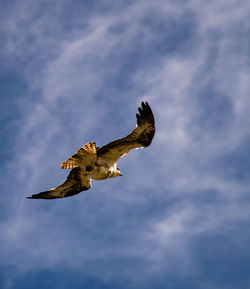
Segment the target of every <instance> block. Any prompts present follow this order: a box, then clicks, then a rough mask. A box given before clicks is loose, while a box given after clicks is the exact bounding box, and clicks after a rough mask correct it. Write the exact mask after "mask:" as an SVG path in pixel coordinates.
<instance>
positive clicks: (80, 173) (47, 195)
mask: <svg viewBox="0 0 250 289" xmlns="http://www.w3.org/2000/svg"><path fill="white" fill-rule="evenodd" d="M90 186H91V181H90V179H89V178H88V177H86V176H84V170H83V169H82V168H80V167H78V168H74V169H72V170H71V171H70V173H69V175H68V177H67V179H66V181H65V182H64V183H62V184H61V185H59V186H58V187H56V188H55V189H50V190H48V191H45V192H41V193H39V194H35V195H32V196H31V197H27V198H28V199H57V198H66V197H70V196H73V195H76V194H79V193H80V192H82V191H86V190H88V189H89V188H90Z"/></svg>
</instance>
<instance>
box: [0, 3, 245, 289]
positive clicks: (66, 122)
mask: <svg viewBox="0 0 250 289" xmlns="http://www.w3.org/2000/svg"><path fill="white" fill-rule="evenodd" d="M45 4H46V1H45V2H44V3H42V2H41V1H40V2H39V3H36V4H34V3H33V2H31V1H26V2H25V3H22V2H19V1H17V2H15V4H13V5H8V6H6V7H4V11H5V15H8V17H7V16H5V17H4V18H2V19H1V20H0V21H1V23H2V26H3V27H5V29H4V31H5V32H3V30H2V34H3V37H4V39H5V40H6V41H5V45H4V50H3V56H4V58H5V59H6V61H5V64H4V65H5V67H6V66H9V67H10V66H11V67H12V68H11V69H13V70H15V73H17V74H19V75H20V76H21V77H22V79H23V80H24V81H25V82H26V83H27V87H28V89H27V90H26V94H25V95H24V96H23V97H22V98H20V99H19V100H18V105H19V108H20V113H21V117H20V124H19V125H18V124H17V125H16V127H17V128H18V129H17V132H16V136H15V146H14V147H13V148H12V157H11V159H10V161H9V163H8V165H7V166H6V167H3V169H4V170H5V172H6V174H5V176H4V178H5V181H4V183H5V184H6V182H10V181H11V180H12V183H11V184H9V185H8V186H9V188H8V187H7V186H5V187H6V188H8V189H7V190H6V188H5V190H4V191H3V193H2V200H3V204H8V206H7V207H5V205H4V206H3V205H2V206H3V208H4V222H1V225H0V230H1V233H2V234H1V235H2V237H1V239H2V242H3V243H2V244H3V245H2V249H1V255H2V256H3V258H1V261H0V262H1V264H2V266H7V265H8V266H14V268H15V269H14V270H13V269H12V273H10V271H9V270H7V271H6V272H5V273H4V274H5V275H4V276H5V277H4V280H5V281H4V282H5V283H4V288H15V280H17V278H19V277H20V276H25V275H26V274H28V273H30V272H34V270H35V271H39V270H46V269H50V270H57V268H58V267H61V268H62V270H64V269H65V270H66V269H67V270H68V271H69V270H71V271H74V270H76V271H77V270H79V271H81V272H84V274H87V275H88V276H92V277H93V276H94V278H96V279H98V280H102V281H103V282H104V283H105V282H106V283H105V284H115V283H116V282H119V280H127V281H128V280H130V282H132V283H133V284H134V285H133V284H130V283H129V284H130V285H129V286H130V287H131V288H138V286H139V287H140V286H143V288H150V287H151V288H152V286H153V285H155V284H160V285H161V286H162V284H177V285H173V286H172V287H171V288H177V287H178V284H180V283H178V282H179V281H176V276H177V273H176V272H178V274H179V277H180V278H183V280H186V279H185V278H188V279H189V281H190V280H191V279H195V281H192V282H193V283H192V286H193V288H235V286H236V284H237V280H236V279H234V280H233V281H232V282H231V285H230V284H229V283H228V282H227V281H226V280H225V279H224V281H221V279H220V282H221V283H220V286H218V285H217V283H216V282H217V281H218V279H216V277H214V279H213V280H210V281H211V282H210V283H207V284H206V285H205V283H206V282H205V281H206V280H207V279H206V278H205V275H206V274H205V273H204V272H202V270H201V269H200V268H205V266H206V264H207V263H206V258H208V257H207V255H205V257H204V256H203V257H200V250H201V249H200V247H201V242H202V240H203V239H205V240H206V242H207V243H206V244H209V246H210V247H212V248H214V250H215V252H217V250H218V247H217V244H216V240H218V238H220V240H227V241H226V243H225V250H227V248H228V253H229V254H230V250H232V247H233V248H234V250H235V251H236V252H238V254H239V255H240V256H241V255H242V254H243V253H242V252H244V253H245V254H248V255H249V251H248V249H247V247H246V246H245V244H246V240H249V237H250V234H249V232H248V231H247V230H245V225H244V224H245V223H246V222H247V220H248V219H249V213H248V212H249V207H250V204H249V198H248V187H249V180H248V178H246V177H244V178H243V177H242V175H243V174H244V176H245V175H246V172H245V168H249V158H248V149H247V143H248V141H249V129H248V127H249V121H250V118H249V116H248V111H249V105H250V100H249V97H248V94H249V85H248V79H249V61H248V43H247V29H248V28H249V27H248V26H247V25H248V24H247V23H248V22H247V19H248V18H247V17H248V9H247V8H248V7H247V4H245V3H244V1H240V3H239V2H238V1H233V0H231V1H222V2H221V1H220V2H218V1H217V2H216V1H210V2H207V3H204V2H202V1H198V0H192V1H188V2H186V3H182V2H181V1H177V2H175V3H171V2H168V1H160V0H159V1H154V2H152V1H146V0H145V1H135V2H133V3H130V4H125V2H123V1H120V2H119V4H116V5H114V6H113V5H110V4H109V5H108V4H105V3H103V2H102V1H100V6H98V5H94V6H91V5H90V6H88V5H87V4H85V5H79V6H78V5H77V4H73V3H71V4H69V2H68V1H63V2H62V3H61V4H60V5H58V4H57V3H53V4H51V3H50V5H49V7H50V9H47V8H46V7H47V6H46V5H45ZM47 4H48V3H47ZM39 11H41V12H39ZM81 15H82V17H80V16H81ZM145 99H146V100H148V102H149V103H150V105H151V106H152V109H153V111H154V113H155V118H156V125H157V133H156V137H155V139H154V142H153V144H152V147H150V148H149V149H146V150H137V151H135V152H131V154H130V155H129V156H128V157H127V158H124V159H122V160H121V161H120V166H119V167H120V168H122V167H123V169H122V170H124V171H125V175H126V177H125V178H123V179H114V180H110V181H103V182H94V184H93V188H92V189H91V190H90V191H88V192H86V193H85V195H83V194H82V195H81V194H80V195H78V196H76V197H74V198H69V199H66V200H58V201H55V202H54V201H52V202H49V203H48V202H28V201H27V200H26V199H24V196H26V195H28V194H29V193H33V192H37V191H40V190H43V189H47V188H49V187H50V186H51V187H53V186H56V185H57V184H58V183H60V182H61V181H63V179H64V177H66V175H67V172H65V171H60V170H59V164H60V162H61V161H64V160H65V159H67V158H68V157H69V156H70V154H71V153H73V152H74V151H75V150H77V149H78V148H79V147H80V146H81V145H83V144H84V143H85V142H88V141H92V140H95V141H96V142H97V144H98V145H102V144H105V143H106V142H108V141H110V140H112V139H113V138H119V137H122V136H123V135H125V134H126V133H128V132H129V130H131V129H132V128H133V126H134V125H135V113H136V106H137V105H138V104H139V103H140V101H141V100H145ZM238 159H239V160H240V161H237V160H238ZM236 171H238V172H242V173H240V176H239V174H237V173H236ZM13 172H15V175H14V176H13ZM8 180H9V181H8ZM10 190H11V194H9V191H10ZM239 228H242V229H244V232H241V233H240V237H238V235H236V232H239V231H237V230H239ZM209 238H210V239H209ZM232 244H234V246H233V245H232ZM204 254H208V255H209V253H207V251H206V253H204ZM218 254H219V253H218ZM199 258H201V259H199ZM202 258H203V259H202ZM218 258H219V257H218ZM232 259H233V256H232ZM217 260H218V262H219V264H218V266H221V267H222V268H225V269H226V270H227V269H228V267H227V265H225V264H224V263H223V262H222V261H221V260H220V259H217ZM210 262H211V264H213V265H214V266H216V262H217V261H216V256H214V257H213V258H212V259H210ZM236 262H239V261H236ZM34 268H35V269H34ZM204 270H205V269H204ZM218 270H219V269H218ZM93 272H96V273H93ZM134 272H137V274H135V273H134ZM219 272H222V271H220V270H219ZM165 275H166V276H165ZM117 276H119V277H117ZM243 277H244V278H246V277H245V276H243ZM119 278H120V279H119ZM156 278H158V282H162V283H157V282H156V281H155V279H156ZM217 278H218V277H217ZM118 279H119V280H118ZM177 279H178V278H177ZM244 280H246V279H244ZM102 281H101V282H102ZM171 282H173V283H171ZM187 282H188V281H187ZM190 282H191V281H190ZM136 284H137V285H136ZM153 287H155V286H153ZM179 288H180V287H179Z"/></svg>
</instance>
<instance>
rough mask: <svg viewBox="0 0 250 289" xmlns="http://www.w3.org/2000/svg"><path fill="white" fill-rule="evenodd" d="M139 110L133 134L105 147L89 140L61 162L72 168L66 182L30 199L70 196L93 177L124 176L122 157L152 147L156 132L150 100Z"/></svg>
mask: <svg viewBox="0 0 250 289" xmlns="http://www.w3.org/2000/svg"><path fill="white" fill-rule="evenodd" d="M138 111H139V113H137V114H136V118H137V125H136V128H135V129H134V130H132V132H131V133H130V134H129V135H127V136H126V137H124V138H121V139H118V140H115V141H112V142H111V143H109V144H107V145H105V146H103V147H101V148H98V147H97V146H96V144H95V142H89V143H87V144H86V145H84V146H83V147H82V148H80V149H79V150H78V151H77V152H76V153H75V154H74V155H73V156H72V157H70V158H69V159H68V160H66V161H65V162H63V163H62V164H61V168H62V169H71V171H70V173H69V175H68V177H67V179H66V181H65V182H64V183H62V184H61V185H59V186H58V187H56V188H54V189H50V190H48V191H45V192H41V193H39V194H35V195H32V196H31V197H27V198H28V199H56V198H66V197H70V196H73V195H76V194H79V193H80V192H82V191H86V190H88V189H89V188H90V187H91V180H92V179H93V180H105V179H108V178H114V177H118V176H122V174H121V172H120V170H119V168H118V167H117V161H118V160H119V158H120V157H122V156H124V155H127V154H128V153H129V151H130V150H131V149H134V148H140V147H143V148H144V147H147V146H149V145H150V144H151V142H152V139H153V137H154V134H155V122H154V116H153V113H152V110H151V108H150V106H149V105H148V103H147V102H142V103H141V107H139V108H138Z"/></svg>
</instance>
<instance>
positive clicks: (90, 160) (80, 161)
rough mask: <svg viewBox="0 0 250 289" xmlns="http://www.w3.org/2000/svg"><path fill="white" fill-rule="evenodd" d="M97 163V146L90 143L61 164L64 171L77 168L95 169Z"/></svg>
mask: <svg viewBox="0 0 250 289" xmlns="http://www.w3.org/2000/svg"><path fill="white" fill-rule="evenodd" d="M95 161H96V144H95V142H89V143H87V144H86V145H84V146H83V147H82V148H80V149H79V150H78V151H77V152H76V153H75V154H74V155H73V156H72V157H70V158H69V159H67V160H66V161H65V162H63V163H62V164H61V168H62V169H73V168H77V167H82V168H86V167H87V166H88V167H90V168H91V167H93V166H94V164H95Z"/></svg>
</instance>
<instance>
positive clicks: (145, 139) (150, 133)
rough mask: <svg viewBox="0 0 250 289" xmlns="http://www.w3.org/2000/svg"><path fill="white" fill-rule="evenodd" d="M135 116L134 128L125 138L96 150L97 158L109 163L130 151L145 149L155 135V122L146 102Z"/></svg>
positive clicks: (114, 161)
mask: <svg viewBox="0 0 250 289" xmlns="http://www.w3.org/2000/svg"><path fill="white" fill-rule="evenodd" d="M138 111H139V113H137V114H136V118H137V125H136V128H135V129H134V130H133V131H132V132H131V133H130V134H129V135H127V136H126V137H124V138H121V139H118V140H115V141H112V142H110V143H109V144H107V145H105V146H103V147H101V148H100V149H98V150H97V156H98V157H101V158H103V159H105V160H107V161H109V162H110V163H116V162H117V161H118V159H119V158H120V157H121V156H123V155H126V154H128V153H129V151H130V150H131V149H134V148H139V147H147V146H149V145H150V144H151V142H152V139H153V137H154V134H155V121H154V116H153V113H152V110H151V108H150V106H149V104H148V103H147V102H142V103H141V107H139V108H138Z"/></svg>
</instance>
